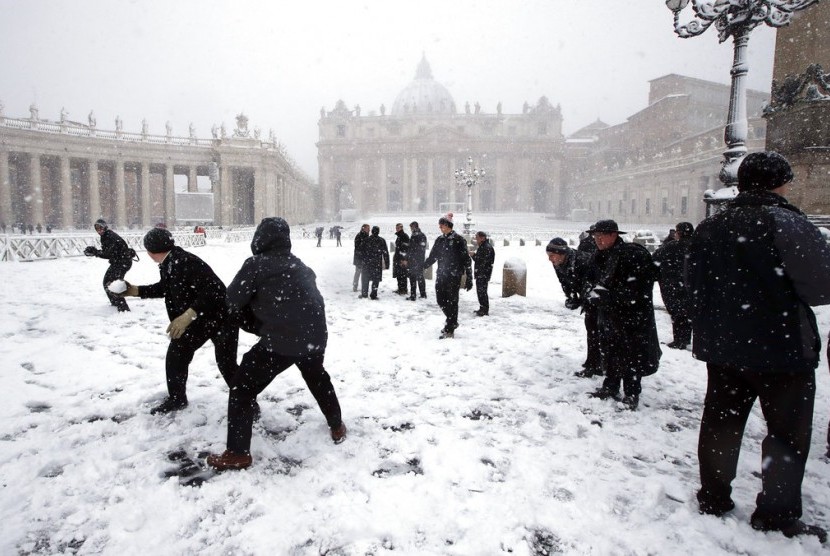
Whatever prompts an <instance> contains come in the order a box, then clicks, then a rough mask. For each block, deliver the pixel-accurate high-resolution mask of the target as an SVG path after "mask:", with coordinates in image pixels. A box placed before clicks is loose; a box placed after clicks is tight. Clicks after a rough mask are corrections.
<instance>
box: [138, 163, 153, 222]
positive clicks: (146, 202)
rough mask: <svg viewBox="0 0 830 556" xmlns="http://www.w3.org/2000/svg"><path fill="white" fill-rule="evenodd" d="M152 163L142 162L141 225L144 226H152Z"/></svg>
mask: <svg viewBox="0 0 830 556" xmlns="http://www.w3.org/2000/svg"><path fill="white" fill-rule="evenodd" d="M150 213H151V210H150V163H149V162H146V161H145V162H142V163H141V225H142V227H144V228H148V227H150V226H152V225H153V224H152V222H151V221H150V217H151V214H150Z"/></svg>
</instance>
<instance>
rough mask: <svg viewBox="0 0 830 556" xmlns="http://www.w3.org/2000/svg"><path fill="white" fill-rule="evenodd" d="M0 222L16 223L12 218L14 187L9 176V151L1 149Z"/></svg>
mask: <svg viewBox="0 0 830 556" xmlns="http://www.w3.org/2000/svg"><path fill="white" fill-rule="evenodd" d="M0 222H4V223H6V224H14V221H13V220H12V189H11V180H10V178H9V153H7V152H6V151H0Z"/></svg>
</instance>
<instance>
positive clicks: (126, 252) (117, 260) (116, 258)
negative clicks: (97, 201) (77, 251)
mask: <svg viewBox="0 0 830 556" xmlns="http://www.w3.org/2000/svg"><path fill="white" fill-rule="evenodd" d="M95 231H96V232H97V233H98V235H99V236H101V248H100V249H98V248H97V247H94V246H92V245H90V246H88V247H87V248H86V249H84V255H86V256H87V257H98V258H99V259H107V260H108V261H109V268H107V271H106V272H105V273H104V293H106V294H107V299H109V301H110V305H112V306H113V307H115V308H116V309H118V311H119V312H123V311H129V310H130V306H129V305H127V301H126V300H125V299H124V298H123V297H122V296H120V295H116V294H114V293H112V292H111V291H110V290H109V285H110V283H112V282H114V281H116V280H123V279H124V275H125V274H127V271H128V270H130V268H132V266H133V257H134V256H135V251H133V250H132V249H131V248H130V246H129V245H127V242H126V241H124V240H123V239H122V238H121V236H119V235H118V234H116V233H115V232H113V231H112V230H110V228H109V226H107V223H106V221H104V219H103V218H99V219H98V220H96V221H95Z"/></svg>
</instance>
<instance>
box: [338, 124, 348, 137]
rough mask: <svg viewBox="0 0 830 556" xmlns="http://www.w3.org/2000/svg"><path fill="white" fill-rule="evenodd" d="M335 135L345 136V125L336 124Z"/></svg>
mask: <svg viewBox="0 0 830 556" xmlns="http://www.w3.org/2000/svg"><path fill="white" fill-rule="evenodd" d="M337 136H338V137H345V136H346V126H344V125H339V126H337Z"/></svg>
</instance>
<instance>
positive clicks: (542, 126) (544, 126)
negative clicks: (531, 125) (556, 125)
mask: <svg viewBox="0 0 830 556" xmlns="http://www.w3.org/2000/svg"><path fill="white" fill-rule="evenodd" d="M538 130H539V135H547V134H548V123H547V122H539V127H538Z"/></svg>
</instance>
